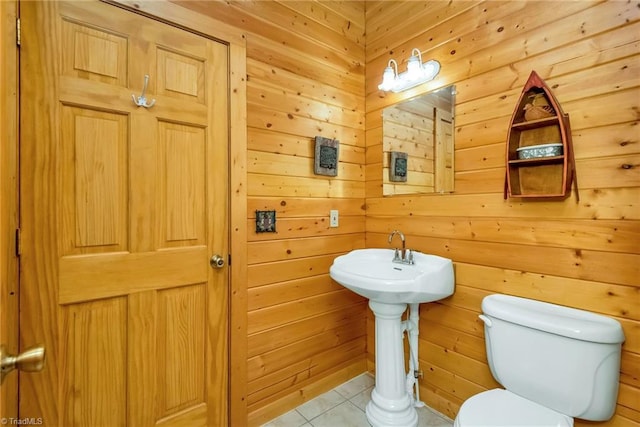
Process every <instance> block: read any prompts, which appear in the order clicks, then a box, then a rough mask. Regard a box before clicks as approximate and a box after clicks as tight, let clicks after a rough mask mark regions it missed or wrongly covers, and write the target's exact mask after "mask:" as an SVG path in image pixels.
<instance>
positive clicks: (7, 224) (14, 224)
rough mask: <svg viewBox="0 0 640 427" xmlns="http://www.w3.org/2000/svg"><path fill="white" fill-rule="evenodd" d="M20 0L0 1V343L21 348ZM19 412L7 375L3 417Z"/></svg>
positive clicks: (1, 396)
mask: <svg viewBox="0 0 640 427" xmlns="http://www.w3.org/2000/svg"><path fill="white" fill-rule="evenodd" d="M17 18H18V0H14V1H6V2H0V28H1V29H2V30H1V32H0V55H2V57H3V58H15V60H14V61H2V63H0V344H3V345H5V348H6V350H7V351H8V352H9V353H11V354H15V353H16V352H17V351H18V314H19V301H20V300H19V298H18V257H17V255H16V229H17V228H18V136H19V134H18V123H19V116H18V114H19V108H18V100H19V97H18V70H19V62H18V59H19V56H18V46H17V30H16V20H17ZM17 415H18V378H17V375H8V376H7V377H6V378H5V381H4V383H3V384H2V386H0V417H2V418H16V417H17Z"/></svg>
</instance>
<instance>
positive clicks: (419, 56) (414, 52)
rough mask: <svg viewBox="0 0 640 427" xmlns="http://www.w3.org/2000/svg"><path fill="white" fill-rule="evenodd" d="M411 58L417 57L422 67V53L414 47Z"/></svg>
mask: <svg viewBox="0 0 640 427" xmlns="http://www.w3.org/2000/svg"><path fill="white" fill-rule="evenodd" d="M416 53H417V55H416ZM411 56H417V57H418V59H419V60H420V66H421V67H422V52H420V49H418V48H417V47H414V48H413V49H411Z"/></svg>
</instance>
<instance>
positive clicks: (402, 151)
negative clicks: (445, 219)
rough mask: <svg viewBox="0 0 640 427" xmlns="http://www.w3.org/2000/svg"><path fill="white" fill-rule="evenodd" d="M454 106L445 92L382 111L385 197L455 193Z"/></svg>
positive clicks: (450, 93) (451, 90)
mask: <svg viewBox="0 0 640 427" xmlns="http://www.w3.org/2000/svg"><path fill="white" fill-rule="evenodd" d="M454 106H455V86H448V87H445V88H442V89H439V90H437V91H435V92H431V93H427V94H424V95H420V96H417V97H415V98H411V99H408V100H406V101H403V102H400V103H398V104H394V105H391V106H389V107H387V108H385V109H384V110H383V111H382V150H383V156H382V158H383V165H382V166H383V167H382V173H383V177H382V187H383V194H384V195H385V196H389V195H393V194H417V193H450V192H452V191H453V182H454V176H453V172H454V164H453V159H454Z"/></svg>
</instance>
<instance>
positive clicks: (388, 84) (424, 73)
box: [378, 47, 440, 93]
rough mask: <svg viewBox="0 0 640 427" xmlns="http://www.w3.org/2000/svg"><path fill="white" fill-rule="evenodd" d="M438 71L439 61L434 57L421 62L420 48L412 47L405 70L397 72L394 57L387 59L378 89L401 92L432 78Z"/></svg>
mask: <svg viewBox="0 0 640 427" xmlns="http://www.w3.org/2000/svg"><path fill="white" fill-rule="evenodd" d="M392 65H393V66H394V67H395V69H394V67H392ZM439 72H440V63H439V62H438V61H436V60H435V59H431V60H429V61H427V62H425V63H423V62H422V53H420V49H418V48H415V47H414V48H413V49H412V50H411V56H410V57H409V60H408V61H407V71H405V72H404V73H398V63H397V62H396V61H395V59H390V60H389V64H388V65H387V68H385V69H384V73H383V74H382V83H380V84H379V85H378V89H380V90H383V91H385V92H388V91H391V92H396V93H397V92H402V91H403V90H407V89H410V88H412V87H414V86H418V85H419V84H422V83H426V82H428V81H430V80H433V79H434V78H435V77H436V76H437V75H438V73H439Z"/></svg>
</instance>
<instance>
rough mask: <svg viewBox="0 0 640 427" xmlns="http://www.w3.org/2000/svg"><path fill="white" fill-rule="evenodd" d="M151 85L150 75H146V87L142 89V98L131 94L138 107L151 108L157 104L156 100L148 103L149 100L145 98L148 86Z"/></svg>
mask: <svg viewBox="0 0 640 427" xmlns="http://www.w3.org/2000/svg"><path fill="white" fill-rule="evenodd" d="M148 84H149V74H145V75H144V86H143V87H142V93H141V94H140V96H135V95H134V94H131V98H133V102H134V103H135V104H136V105H137V106H138V107H144V108H151V107H153V104H155V103H156V100H155V99H152V100H151V102H149V103H147V98H146V97H145V96H144V93H145V92H146V91H147V85H148Z"/></svg>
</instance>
